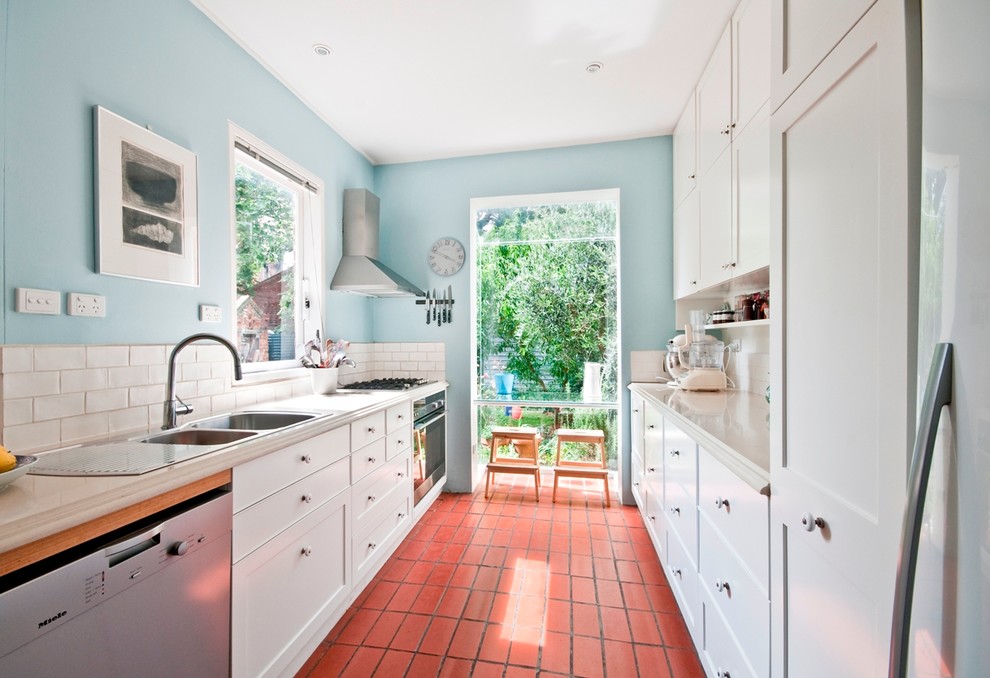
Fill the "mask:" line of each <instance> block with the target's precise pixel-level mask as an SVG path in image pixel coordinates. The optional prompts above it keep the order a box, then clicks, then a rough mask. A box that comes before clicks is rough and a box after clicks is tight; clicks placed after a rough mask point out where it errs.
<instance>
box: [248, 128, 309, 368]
mask: <svg viewBox="0 0 990 678" xmlns="http://www.w3.org/2000/svg"><path fill="white" fill-rule="evenodd" d="M230 136H231V158H232V177H233V214H234V219H233V226H232V228H233V231H234V232H233V244H234V253H233V262H232V265H233V269H234V290H235V292H234V294H235V299H234V313H233V315H234V323H235V337H234V343H235V345H236V346H237V349H238V353H239V355H240V358H241V362H242V363H243V365H244V369H245V371H248V372H264V371H270V370H274V369H286V368H294V367H298V366H299V363H298V362H297V359H298V358H299V356H300V355H301V353H302V345H303V344H304V343H305V341H304V338H305V337H307V336H313V335H315V332H316V329H317V328H319V327H320V326H321V325H322V323H321V318H320V316H321V313H322V308H323V306H322V298H321V290H322V285H321V283H320V277H321V275H322V270H323V267H322V253H323V246H322V232H323V228H322V223H323V184H322V181H320V180H319V179H318V178H316V177H315V175H313V174H312V173H310V172H308V171H306V170H305V169H303V168H301V167H299V166H298V165H297V164H296V163H294V162H293V161H291V160H289V159H288V158H286V157H284V156H282V155H281V154H279V153H278V152H277V151H275V150H274V149H272V148H270V147H268V146H267V145H266V144H264V143H263V142H262V141H260V140H259V139H256V138H254V137H252V136H251V135H249V134H248V133H247V132H245V131H244V130H241V129H240V128H237V127H236V126H234V125H231V133H230Z"/></svg>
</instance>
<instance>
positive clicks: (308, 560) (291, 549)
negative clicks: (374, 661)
mask: <svg viewBox="0 0 990 678" xmlns="http://www.w3.org/2000/svg"><path fill="white" fill-rule="evenodd" d="M349 496H350V495H349V493H348V492H344V493H342V494H340V495H338V496H337V497H336V498H335V499H332V500H330V501H329V502H327V503H326V504H324V505H323V506H322V507H321V508H320V509H319V510H318V511H315V512H313V513H312V514H310V515H309V516H307V517H306V518H305V519H303V520H301V521H300V522H298V523H296V525H294V526H293V527H290V528H289V529H288V530H286V531H285V532H283V533H282V534H280V535H279V536H278V537H276V538H275V539H273V540H272V541H270V542H269V543H268V544H266V545H265V546H263V547H262V548H260V549H258V550H257V551H255V552H254V553H252V554H251V555H250V556H248V557H247V558H245V559H244V560H242V561H241V562H240V563H238V564H237V565H235V566H234V568H233V571H232V577H231V579H232V581H231V586H232V594H231V648H232V650H231V651H232V659H231V663H232V673H233V675H235V676H262V675H278V674H280V673H281V671H282V670H283V669H284V668H285V667H286V665H287V664H288V662H289V661H291V660H292V659H293V658H294V657H295V654H296V652H297V651H298V649H299V648H300V647H301V646H302V645H303V644H305V643H306V642H307V641H308V640H309V637H308V635H307V634H306V631H308V630H309V629H310V625H311V624H316V623H319V621H320V620H322V619H323V618H324V616H327V617H329V615H330V614H331V612H332V611H333V610H334V609H335V608H336V607H337V605H339V604H342V603H343V602H344V601H345V599H346V595H347V592H348V590H349V586H350V571H351V570H350V562H349V561H350V516H349V515H348V508H347V500H348V498H349Z"/></svg>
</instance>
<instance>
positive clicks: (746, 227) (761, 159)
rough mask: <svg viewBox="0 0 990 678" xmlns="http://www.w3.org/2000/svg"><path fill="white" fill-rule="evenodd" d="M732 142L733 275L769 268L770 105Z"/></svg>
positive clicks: (761, 110)
mask: <svg viewBox="0 0 990 678" xmlns="http://www.w3.org/2000/svg"><path fill="white" fill-rule="evenodd" d="M763 103H764V105H763V108H761V109H760V111H759V112H758V113H757V114H756V117H755V118H754V119H753V120H752V121H751V122H750V123H749V125H748V126H747V127H746V130H745V132H744V134H742V135H741V136H740V137H738V138H737V139H734V140H733V141H732V162H733V166H732V220H733V224H734V225H735V227H734V228H733V229H732V238H733V241H732V250H731V260H730V269H731V271H732V274H733V275H742V274H744V273H749V272H751V271H755V270H757V269H760V268H763V267H764V266H769V265H770V105H769V103H767V102H766V101H764V102H763Z"/></svg>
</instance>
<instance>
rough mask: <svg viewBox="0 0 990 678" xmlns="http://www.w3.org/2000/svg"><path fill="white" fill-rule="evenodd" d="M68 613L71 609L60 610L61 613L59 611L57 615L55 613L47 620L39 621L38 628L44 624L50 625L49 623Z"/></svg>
mask: <svg viewBox="0 0 990 678" xmlns="http://www.w3.org/2000/svg"><path fill="white" fill-rule="evenodd" d="M68 613H69V611H68V610H62V611H61V612H59V613H58V614H57V615H55V616H54V617H49V618H48V619H46V620H45V621H40V622H38V628H39V629H40V628H41V627H42V626H48V625H49V624H51V623H52V622H53V621H55V620H56V619H61V618H62V617H64V616H65V615H67V614H68Z"/></svg>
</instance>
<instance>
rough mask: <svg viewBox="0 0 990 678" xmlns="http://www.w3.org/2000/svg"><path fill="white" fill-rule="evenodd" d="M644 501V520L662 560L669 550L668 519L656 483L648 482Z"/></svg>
mask: <svg viewBox="0 0 990 678" xmlns="http://www.w3.org/2000/svg"><path fill="white" fill-rule="evenodd" d="M643 502H644V509H643V522H644V523H646V531H647V532H648V533H649V535H650V539H652V540H653V546H654V548H655V549H656V551H657V555H658V556H660V559H661V560H662V559H663V557H664V553H665V552H666V550H667V545H666V541H667V538H666V535H667V528H666V525H667V521H666V520H664V516H663V503H662V502H661V501H660V493H659V492H658V491H657V486H656V485H654V484H650V483H646V490H645V491H644V492H643Z"/></svg>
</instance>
